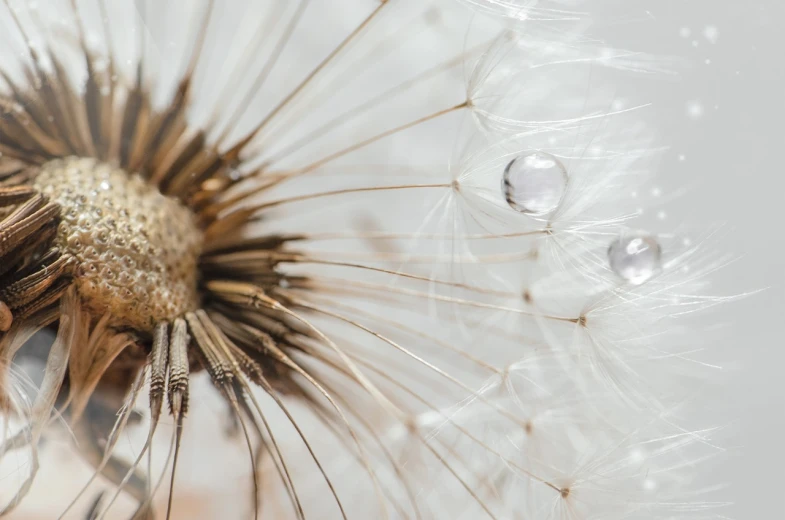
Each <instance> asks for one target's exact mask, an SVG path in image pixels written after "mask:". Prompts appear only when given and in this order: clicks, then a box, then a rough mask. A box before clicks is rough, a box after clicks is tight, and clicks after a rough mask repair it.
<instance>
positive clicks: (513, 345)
mask: <svg viewBox="0 0 785 520" xmlns="http://www.w3.org/2000/svg"><path fill="white" fill-rule="evenodd" d="M463 3H464V4H466V3H468V4H470V6H471V7H472V8H473V9H467V7H466V5H461V3H460V2H457V1H451V0H443V1H434V2H422V1H420V0H416V1H415V0H386V1H382V2H361V1H359V0H358V1H353V0H347V1H346V2H345V3H341V4H340V5H341V7H342V8H343V9H342V10H340V11H338V10H337V8H336V7H335V6H333V3H332V2H331V3H329V5H328V3H326V2H309V1H308V0H301V1H297V2H282V1H269V2H247V3H245V2H240V1H239V0H238V1H236V2H235V1H232V2H226V3H220V2H214V1H212V0H205V1H204V2H201V3H198V5H194V6H191V7H189V8H187V9H185V8H183V6H179V5H175V4H173V3H171V4H170V3H163V4H162V5H155V6H153V3H152V2H146V1H141V2H106V1H104V0H85V1H76V0H72V1H71V2H68V3H62V2H52V3H51V4H50V3H34V4H33V3H28V4H26V5H24V6H23V5H22V4H21V3H14V2H11V0H8V1H7V2H6V3H5V9H4V10H3V12H2V17H3V18H4V22H5V23H7V25H8V31H9V32H8V33H7V36H6V37H5V44H6V45H7V46H8V48H9V49H12V50H13V52H15V53H16V54H17V56H18V63H17V64H16V68H14V67H11V66H9V67H8V68H7V69H4V71H3V72H2V79H3V82H4V93H3V95H2V97H1V98H0V104H2V110H3V117H2V119H0V153H1V154H2V155H0V331H2V332H1V334H2V335H0V356H2V361H3V363H2V365H0V366H1V367H2V372H0V377H1V378H2V387H1V388H2V389H3V392H2V394H0V398H2V401H0V402H1V403H2V406H3V411H4V412H5V415H6V416H7V421H6V422H5V424H4V428H5V430H4V433H5V434H6V435H5V437H4V441H3V443H2V446H0V455H2V456H3V457H4V458H5V459H6V460H8V458H10V457H11V456H12V455H13V454H15V453H18V452H22V451H25V452H27V453H28V456H27V459H25V461H26V463H25V466H24V468H22V467H17V468H16V470H15V472H14V475H15V476H16V480H17V481H18V485H17V486H16V487H15V488H13V489H12V488H11V486H10V485H6V484H0V491H2V495H0V496H2V498H3V499H4V503H5V505H4V509H3V510H2V513H0V514H11V515H13V514H17V513H19V514H23V515H24V514H25V513H24V510H25V509H24V508H25V507H26V505H27V504H29V502H30V500H31V499H33V498H35V495H36V494H37V493H40V491H39V490H38V489H37V486H38V482H39V480H40V475H39V470H44V469H45V466H46V464H47V458H46V457H44V456H43V455H42V454H41V450H42V446H43V440H44V438H47V437H49V436H50V435H54V434H55V432H57V431H60V432H63V431H65V432H67V438H68V440H69V442H70V443H71V444H73V445H74V446H75V449H76V450H77V451H78V452H79V453H80V454H81V456H82V457H83V459H84V460H85V461H86V462H87V463H89V464H90V465H91V466H92V470H91V475H92V476H91V477H89V478H88V479H87V480H86V481H84V482H79V483H78V489H77V490H76V491H74V492H73V493H72V494H69V495H68V496H66V497H64V498H63V500H62V503H56V504H54V503H53V502H54V500H51V499H49V501H50V502H52V506H53V510H55V511H56V512H55V513H54V514H55V515H59V517H65V516H66V515H67V514H76V515H81V516H78V517H84V518H120V517H123V518H124V517H128V516H130V515H131V514H132V515H133V518H139V519H141V518H150V517H152V515H153V513H154V512H155V513H156V515H159V516H160V517H165V518H193V517H194V515H197V516H199V517H200V518H208V517H213V516H214V517H220V518H227V517H231V518H260V517H269V518H299V519H305V518H333V517H335V518H416V519H427V518H486V517H487V518H497V519H502V518H527V519H528V518H536V519H553V520H557V519H578V518H586V519H590V518H603V519H612V518H641V519H643V518H648V519H651V518H655V519H656V518H661V519H665V518H687V517H690V518H708V517H710V516H711V515H712V514H714V513H715V510H716V507H718V506H719V504H716V503H713V502H711V499H710V498H704V497H703V496H702V493H706V495H707V496H708V495H710V494H711V493H710V492H711V489H710V487H709V485H708V484H703V483H701V482H700V480H699V475H698V472H697V471H696V468H695V466H696V465H697V463H698V462H700V461H701V460H703V459H704V458H710V456H711V455H712V453H713V451H714V450H715V448H714V445H713V443H712V442H711V434H712V432H711V431H709V430H698V429H695V428H694V427H692V428H691V427H689V426H685V425H682V424H681V419H682V415H683V414H684V413H685V411H684V410H685V409H686V406H687V403H688V401H689V400H690V399H691V398H692V395H691V394H690V393H689V392H687V391H686V389H688V388H689V385H690V384H692V383H694V382H695V381H696V380H698V379H699V378H700V377H701V376H702V375H703V373H704V372H705V371H708V370H710V369H711V367H710V366H709V364H708V363H706V362H703V361H701V360H700V359H699V356H698V354H697V350H698V349H696V347H695V345H694V344H693V343H692V342H691V341H690V340H688V339H685V338H684V337H683V336H682V335H681V332H682V331H683V329H684V327H685V325H684V324H683V322H684V320H685V319H686V318H688V317H690V316H692V314H693V312H694V311H697V310H702V309H705V308H708V307H710V306H712V305H714V304H716V303H718V302H720V301H721V300H720V299H717V298H712V297H709V296H705V295H704V294H703V291H704V285H705V283H704V279H705V278H706V275H707V274H709V273H711V272H712V271H714V270H715V269H716V268H717V267H718V266H720V265H721V264H722V263H723V260H722V259H717V258H713V259H710V258H707V257H705V256H702V253H701V251H703V247H699V246H704V245H706V244H708V243H709V240H708V239H706V240H700V241H697V243H693V242H686V241H684V240H683V237H682V236H677V234H674V233H667V232H660V231H659V230H640V229H636V228H635V227H634V225H633V224H634V223H633V222H632V219H633V217H634V216H635V211H634V208H631V207H628V204H629V203H630V202H632V200H628V199H631V198H630V197H626V196H625V194H626V193H629V192H630V191H632V190H634V189H636V187H638V186H642V185H643V183H644V182H645V179H646V178H647V176H648V175H649V174H651V173H652V172H653V169H654V168H653V167H654V165H655V164H656V157H657V155H658V153H659V152H661V150H662V148H659V147H657V146H656V145H655V144H654V142H655V141H654V138H653V137H652V135H651V131H650V129H648V128H647V127H646V125H645V108H646V107H647V103H645V102H640V103H638V102H635V100H634V99H633V97H634V96H633V95H634V94H635V93H634V92H630V93H629V95H627V94H620V93H619V92H618V91H617V89H616V88H615V85H616V79H617V78H619V77H622V76H624V77H629V78H632V80H634V81H639V80H642V79H646V80H649V78H650V77H651V76H659V75H664V74H667V73H668V70H667V61H665V60H662V59H658V58H655V57H653V56H651V55H648V54H643V53H638V52H632V51H625V50H612V49H610V48H609V47H608V46H606V45H605V44H604V43H602V44H600V43H601V42H599V40H597V39H596V34H594V33H593V32H592V30H593V26H592V25H591V24H590V22H591V21H593V20H595V18H594V16H595V14H596V13H594V12H593V11H586V12H579V11H577V10H574V9H573V7H575V6H574V5H573V4H575V2H564V4H566V6H565V5H561V4H562V2H529V1H518V0H514V1H498V0H492V1H485V0H465V2H463ZM610 3H611V2H608V4H610ZM546 4H553V5H546ZM603 7H605V6H603ZM477 10H479V11H481V12H484V13H487V14H490V15H493V16H492V17H491V18H488V19H482V20H474V21H473V22H472V19H473V17H474V14H475V13H476V11H477ZM470 22H472V23H470ZM467 27H471V28H470V29H468V30H467ZM227 40H229V41H231V43H232V44H233V47H234V48H235V49H239V50H237V52H227V51H226V50H225V49H224V48H223V45H224V44H225V43H226V41H227ZM313 56H318V58H317V59H314V58H313ZM685 267H689V269H685ZM47 332H49V333H51V335H50V337H51V336H53V337H54V339H53V341H51V345H47V346H46V348H44V349H39V350H43V352H44V353H43V354H42V355H41V356H40V357H42V358H43V359H44V360H45V361H44V363H45V367H44V369H43V377H42V380H41V382H40V384H39V385H37V386H38V388H37V389H36V390H35V391H34V392H27V391H26V386H29V385H28V383H29V381H27V380H26V375H25V373H24V371H23V370H22V369H21V368H20V366H18V365H19V364H20V363H17V364H15V363H14V362H15V361H17V362H21V360H22V358H24V357H25V355H28V356H30V355H31V354H25V353H26V352H27V351H28V350H29V349H31V344H33V343H36V341H37V340H38V339H39V338H40V337H41V336H42V335H45V333H47ZM15 358H16V359H15ZM200 380H201V381H204V380H209V383H210V387H209V390H210V392H206V391H204V392H203V391H199V388H200V387H199V382H200ZM33 386H36V385H33ZM216 396H217V397H218V398H220V402H221V403H223V408H218V407H215V406H212V405H211V404H210V403H212V404H213V405H214V404H215V402H214V401H211V399H212V398H215V397H216ZM216 409H218V410H220V409H223V410H228V415H227V413H225V412H224V413H216V412H215V410H216ZM205 411H208V412H209V413H208V414H206V415H202V417H203V419H204V420H203V421H202V422H199V421H197V418H199V415H200V414H205ZM217 422H220V423H221V427H220V428H215V429H210V426H212V425H215V423H217ZM200 430H203V431H202V432H200ZM200 433H201V434H202V435H200ZM134 435H136V437H134V438H136V440H137V441H139V442H138V443H136V445H135V446H133V447H132V449H131V450H128V449H126V448H127V447H126V446H124V444H125V443H124V442H123V439H130V438H132V437H133V436H134ZM195 439H200V440H199V441H198V442H197V441H196V440H195ZM189 443H190V444H189ZM238 445H239V447H240V448H241V449H242V450H243V456H242V459H241V460H242V461H243V463H244V467H243V470H242V472H241V474H242V478H239V477H238V478H234V477H232V478H228V479H226V480H227V484H226V485H227V487H229V488H233V489H241V490H242V493H243V500H239V501H238V500H234V501H235V508H236V510H235V511H232V512H227V511H226V510H225V509H223V510H220V511H212V512H211V511H210V510H209V509H208V506H205V509H204V510H200V511H198V512H193V511H190V512H189V511H188V510H187V509H186V508H187V506H188V504H187V503H183V504H179V503H178V495H179V496H190V495H187V493H188V485H187V483H188V482H184V478H189V474H191V473H192V472H193V471H195V470H194V468H196V467H198V465H196V464H195V462H199V461H200V460H201V459H203V458H206V457H207V456H208V455H207V454H208V453H212V452H215V453H219V454H218V455H217V458H218V459H220V460H222V461H223V460H224V459H223V457H222V455H220V453H223V452H221V451H220V450H225V452H226V453H229V452H232V450H233V449H234V448H236V447H237V446H238ZM233 447H234V448H233ZM161 448H163V449H161ZM218 467H219V466H218V465H216V466H214V467H213V468H212V469H211V470H210V471H213V472H216V478H214V479H213V480H212V481H211V489H214V488H217V487H220V484H221V483H217V482H216V481H217V480H221V478H220V475H219V474H218V472H219V469H218ZM184 468H185V469H184ZM201 470H202V471H204V467H202V468H201ZM56 478H57V479H58V480H65V479H66V476H65V475H58V476H57V477H56ZM189 480H190V479H189ZM9 482H10V480H9ZM693 484H695V485H693ZM234 492H235V496H236V495H237V494H238V492H237V491H236V490H235V491H234ZM246 492H247V494H248V496H247V499H246V496H245V494H244V493H246ZM197 494H198V493H197ZM129 497H130V498H131V499H133V500H132V501H133V506H131V507H130V509H131V510H130V512H129V511H125V510H124V509H123V507H124V506H123V503H121V502H122V501H123V500H126V501H127V499H128V498H129ZM41 500H44V499H41ZM183 502H193V500H191V498H189V499H187V500H184V501H183ZM238 504H239V505H238ZM126 505H127V504H126ZM191 505H193V504H191ZM47 514H48V515H49V516H47V518H49V517H51V513H47ZM28 517H29V516H28Z"/></svg>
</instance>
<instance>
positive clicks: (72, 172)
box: [34, 157, 202, 331]
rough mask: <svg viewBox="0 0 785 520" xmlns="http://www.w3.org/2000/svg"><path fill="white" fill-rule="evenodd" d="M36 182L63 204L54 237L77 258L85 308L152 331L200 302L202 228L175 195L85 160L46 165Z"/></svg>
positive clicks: (120, 324)
mask: <svg viewBox="0 0 785 520" xmlns="http://www.w3.org/2000/svg"><path fill="white" fill-rule="evenodd" d="M34 187H35V188H36V189H38V190H39V191H41V192H42V193H44V194H45V195H47V196H49V197H50V199H51V200H53V201H55V202H57V203H58V204H60V205H61V206H62V208H63V209H62V213H63V214H62V222H61V224H60V227H59V229H58V233H57V243H58V246H59V247H61V248H62V250H63V251H64V252H66V253H67V254H70V255H72V256H74V257H75V258H76V259H77V260H78V267H77V274H76V284H77V289H78V291H79V294H80V296H81V298H82V300H83V302H84V304H85V306H86V307H88V308H89V309H90V310H91V311H93V312H95V313H97V314H103V313H105V312H108V313H110V314H111V316H112V318H111V324H112V325H113V326H116V327H132V328H135V329H137V330H140V331H151V330H152V329H153V327H154V326H155V324H156V323H157V322H160V321H162V320H167V321H169V320H173V319H174V318H176V317H177V316H180V315H182V314H183V313H185V312H187V311H192V310H194V309H195V308H197V307H198V305H199V295H198V292H197V282H198V271H197V262H198V258H199V253H200V251H201V245H202V233H201V231H200V230H199V228H198V226H197V224H196V221H195V218H194V215H193V214H192V213H191V211H190V210H189V209H188V208H186V207H185V206H183V205H182V204H181V203H180V202H179V201H177V200H175V199H172V198H169V197H166V196H164V195H162V194H161V193H160V192H159V191H158V189H157V188H155V187H154V186H151V185H150V184H148V183H147V182H145V181H144V179H142V178H141V177H139V176H138V175H133V174H129V173H127V172H125V171H124V170H121V169H119V168H115V167H113V166H111V165H108V164H105V163H102V162H100V161H97V160H95V159H89V158H78V157H69V158H66V159H58V160H54V161H50V162H48V163H46V164H44V165H43V166H42V168H41V171H40V173H39V175H38V176H37V177H36V179H35V182H34Z"/></svg>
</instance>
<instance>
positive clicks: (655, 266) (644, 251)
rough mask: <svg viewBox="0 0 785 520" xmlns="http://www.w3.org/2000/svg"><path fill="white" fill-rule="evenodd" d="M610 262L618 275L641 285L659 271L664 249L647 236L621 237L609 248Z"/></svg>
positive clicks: (638, 234) (637, 234) (639, 234)
mask: <svg viewBox="0 0 785 520" xmlns="http://www.w3.org/2000/svg"><path fill="white" fill-rule="evenodd" d="M608 262H609V263H610V266H611V269H613V271H614V272H615V273H616V274H617V275H619V276H620V277H622V278H624V279H625V280H627V281H628V282H630V283H631V284H634V285H640V284H642V283H643V282H645V281H646V280H648V279H649V278H651V277H652V276H654V274H655V273H656V272H657V271H658V270H659V268H660V266H661V262H662V249H661V248H660V244H659V243H658V242H657V240H656V239H655V238H654V237H652V236H649V235H646V234H641V233H636V234H633V235H627V236H621V237H619V238H618V239H617V240H614V241H613V243H611V245H610V247H609V248H608Z"/></svg>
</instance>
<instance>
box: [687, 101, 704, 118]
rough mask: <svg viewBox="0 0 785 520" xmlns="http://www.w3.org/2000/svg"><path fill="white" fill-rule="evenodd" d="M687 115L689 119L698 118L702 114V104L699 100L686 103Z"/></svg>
mask: <svg viewBox="0 0 785 520" xmlns="http://www.w3.org/2000/svg"><path fill="white" fill-rule="evenodd" d="M687 115H688V116H689V117H690V119H700V118H701V116H703V104H702V103H701V102H700V101H690V102H689V103H687Z"/></svg>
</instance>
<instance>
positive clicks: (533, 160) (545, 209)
mask: <svg viewBox="0 0 785 520" xmlns="http://www.w3.org/2000/svg"><path fill="white" fill-rule="evenodd" d="M566 189H567V169H566V168H565V167H564V165H563V164H562V163H561V162H560V161H559V160H558V159H557V158H556V157H554V156H553V155H551V154H549V153H545V152H532V153H527V154H524V155H519V156H518V157H516V158H515V159H513V160H512V161H510V163H509V164H508V165H507V167H506V168H505V169H504V178H503V180H502V192H503V193H504V198H505V199H506V200H507V204H509V205H510V207H511V208H512V209H514V210H516V211H519V212H521V213H526V214H529V215H544V214H547V213H550V212H551V211H553V210H555V209H556V208H557V207H558V206H559V203H560V202H561V200H562V197H564V191H565V190H566Z"/></svg>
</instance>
